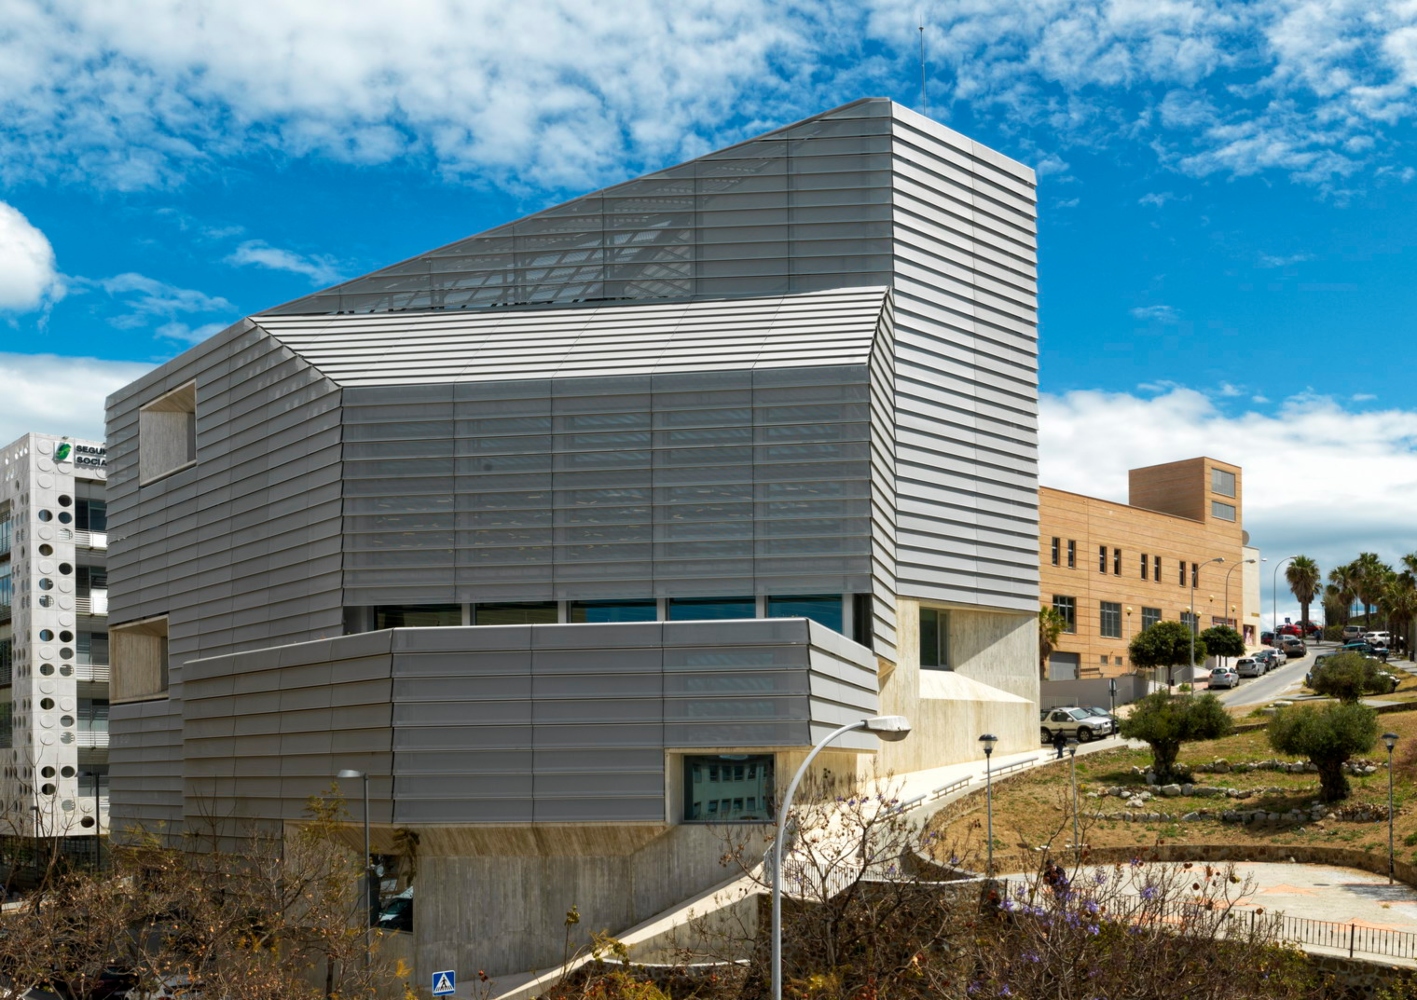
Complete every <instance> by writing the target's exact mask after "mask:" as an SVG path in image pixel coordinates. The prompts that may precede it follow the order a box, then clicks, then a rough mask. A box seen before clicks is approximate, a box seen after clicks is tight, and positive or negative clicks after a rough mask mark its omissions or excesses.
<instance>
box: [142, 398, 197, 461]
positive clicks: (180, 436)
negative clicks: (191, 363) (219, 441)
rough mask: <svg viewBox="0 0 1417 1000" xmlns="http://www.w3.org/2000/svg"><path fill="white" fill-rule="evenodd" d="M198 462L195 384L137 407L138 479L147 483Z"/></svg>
mask: <svg viewBox="0 0 1417 1000" xmlns="http://www.w3.org/2000/svg"><path fill="white" fill-rule="evenodd" d="M196 461H197V383H195V382H188V383H187V384H186V385H184V386H182V387H181V388H180V389H174V390H172V391H171V392H169V393H165V394H164V395H161V396H159V397H158V398H157V399H154V400H153V401H152V402H150V403H145V404H143V406H141V407H140V408H139V409H138V481H139V482H140V483H150V482H153V481H154V480H158V479H161V478H162V477H163V476H170V475H171V474H172V473H174V472H178V471H180V470H182V469H185V468H187V467H188V466H189V465H192V464H193V463H194V462H196Z"/></svg>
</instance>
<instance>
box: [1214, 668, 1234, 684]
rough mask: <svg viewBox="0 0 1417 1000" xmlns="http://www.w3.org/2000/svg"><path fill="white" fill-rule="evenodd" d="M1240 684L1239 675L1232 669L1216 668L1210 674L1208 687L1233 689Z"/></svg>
mask: <svg viewBox="0 0 1417 1000" xmlns="http://www.w3.org/2000/svg"><path fill="white" fill-rule="evenodd" d="M1239 683H1240V675H1239V674H1238V673H1236V672H1235V668H1234V667H1216V668H1215V669H1214V670H1212V671H1211V672H1210V686H1211V687H1212V688H1221V687H1223V688H1233V687H1235V686H1236V685H1237V684H1239Z"/></svg>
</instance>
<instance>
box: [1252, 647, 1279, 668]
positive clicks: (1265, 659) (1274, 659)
mask: <svg viewBox="0 0 1417 1000" xmlns="http://www.w3.org/2000/svg"><path fill="white" fill-rule="evenodd" d="M1255 659H1256V660H1259V661H1260V662H1261V663H1263V664H1264V672H1265V673H1269V672H1270V671H1271V670H1273V669H1274V668H1275V667H1277V666H1279V654H1278V653H1277V652H1276V651H1275V650H1273V649H1262V650H1260V651H1259V652H1258V653H1256V654H1255Z"/></svg>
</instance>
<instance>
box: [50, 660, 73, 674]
mask: <svg viewBox="0 0 1417 1000" xmlns="http://www.w3.org/2000/svg"><path fill="white" fill-rule="evenodd" d="M50 672H51V673H52V672H53V668H51V669H50ZM73 673H74V668H73V667H71V666H69V664H67V663H64V664H61V665H60V667H59V676H61V677H70V676H72V675H73Z"/></svg>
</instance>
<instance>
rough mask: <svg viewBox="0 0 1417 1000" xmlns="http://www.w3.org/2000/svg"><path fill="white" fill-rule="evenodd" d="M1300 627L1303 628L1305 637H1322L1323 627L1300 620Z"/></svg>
mask: <svg viewBox="0 0 1417 1000" xmlns="http://www.w3.org/2000/svg"><path fill="white" fill-rule="evenodd" d="M1299 625H1300V627H1301V628H1303V630H1304V638H1306V639H1322V638H1323V637H1324V627H1323V626H1322V625H1315V624H1314V623H1313V622H1300V623H1299Z"/></svg>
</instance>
